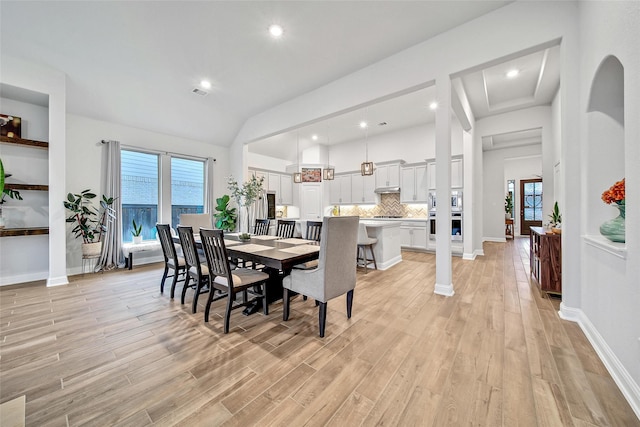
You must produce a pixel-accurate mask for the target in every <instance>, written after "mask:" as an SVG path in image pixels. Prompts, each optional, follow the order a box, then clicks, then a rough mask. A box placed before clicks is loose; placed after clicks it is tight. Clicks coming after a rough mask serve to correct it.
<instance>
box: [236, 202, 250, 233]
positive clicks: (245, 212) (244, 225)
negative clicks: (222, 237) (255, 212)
mask: <svg viewBox="0 0 640 427" xmlns="http://www.w3.org/2000/svg"><path fill="white" fill-rule="evenodd" d="M238 231H239V232H240V233H249V209H247V207H246V206H240V223H239V226H238Z"/></svg>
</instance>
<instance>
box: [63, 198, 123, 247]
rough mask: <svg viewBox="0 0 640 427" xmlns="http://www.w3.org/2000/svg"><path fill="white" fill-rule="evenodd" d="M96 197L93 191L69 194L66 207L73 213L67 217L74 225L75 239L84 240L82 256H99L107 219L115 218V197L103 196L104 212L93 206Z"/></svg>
mask: <svg viewBox="0 0 640 427" xmlns="http://www.w3.org/2000/svg"><path fill="white" fill-rule="evenodd" d="M95 198H96V195H95V194H94V193H92V192H91V190H84V191H82V192H80V193H79V194H73V193H69V194H67V200H65V201H64V202H63V204H64V207H65V208H67V210H69V211H71V214H70V215H69V216H68V217H67V220H66V221H67V222H68V223H74V224H75V225H74V227H73V228H72V229H71V232H72V233H73V235H74V237H75V238H82V255H83V256H97V255H99V254H100V252H101V249H102V242H101V240H102V234H103V233H104V232H105V231H106V229H107V226H106V222H107V219H108V218H110V217H113V216H114V213H113V208H112V207H111V205H112V204H113V197H109V198H107V197H106V196H104V195H103V196H102V200H101V201H100V206H101V208H102V212H100V211H99V210H98V209H96V208H95V206H93V203H92V202H93V199H95Z"/></svg>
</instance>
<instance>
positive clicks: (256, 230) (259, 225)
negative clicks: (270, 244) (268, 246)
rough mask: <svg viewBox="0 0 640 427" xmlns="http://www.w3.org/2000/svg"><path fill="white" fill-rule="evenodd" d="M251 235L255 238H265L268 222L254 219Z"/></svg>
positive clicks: (267, 231)
mask: <svg viewBox="0 0 640 427" xmlns="http://www.w3.org/2000/svg"><path fill="white" fill-rule="evenodd" d="M253 234H255V235H256V236H266V235H267V234H269V220H268V219H256V225H255V226H254V227H253Z"/></svg>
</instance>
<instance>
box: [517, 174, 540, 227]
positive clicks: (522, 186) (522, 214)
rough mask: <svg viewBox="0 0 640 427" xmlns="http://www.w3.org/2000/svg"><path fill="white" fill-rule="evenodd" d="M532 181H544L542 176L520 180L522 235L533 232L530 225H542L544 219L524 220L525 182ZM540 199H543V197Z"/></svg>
mask: <svg viewBox="0 0 640 427" xmlns="http://www.w3.org/2000/svg"><path fill="white" fill-rule="evenodd" d="M532 182H540V183H542V178H535V179H521V180H520V235H521V236H528V235H529V234H530V233H531V231H530V227H542V219H540V221H525V220H524V186H525V184H528V183H532ZM542 192H543V194H544V185H543V189H542ZM541 196H542V195H541ZM540 200H541V201H542V197H541V199H540Z"/></svg>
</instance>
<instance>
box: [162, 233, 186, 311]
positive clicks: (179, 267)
mask: <svg viewBox="0 0 640 427" xmlns="http://www.w3.org/2000/svg"><path fill="white" fill-rule="evenodd" d="M156 229H157V230H158V239H159V240H160V246H161V247H162V254H163V255H164V273H162V281H161V282H160V293H163V292H164V282H165V281H166V280H167V278H168V277H173V281H172V282H171V298H172V299H173V296H174V294H175V290H176V284H177V283H178V282H183V281H184V280H185V276H186V271H187V269H186V264H185V261H184V258H183V257H181V256H178V252H177V251H176V246H175V244H174V243H173V238H172V237H173V236H172V235H171V226H170V225H169V224H156ZM169 270H173V274H172V275H170V276H168V274H169ZM179 277H181V278H179Z"/></svg>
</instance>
